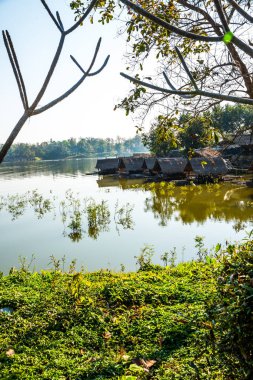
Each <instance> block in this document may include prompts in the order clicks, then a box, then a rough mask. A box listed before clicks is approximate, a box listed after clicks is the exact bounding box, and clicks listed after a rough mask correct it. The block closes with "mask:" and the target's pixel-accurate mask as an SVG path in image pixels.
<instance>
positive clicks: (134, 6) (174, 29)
mask: <svg viewBox="0 0 253 380" xmlns="http://www.w3.org/2000/svg"><path fill="white" fill-rule="evenodd" d="M120 1H121V3H123V4H125V5H127V6H128V7H130V8H131V9H133V10H134V11H135V12H137V13H138V14H140V15H142V16H144V17H146V18H148V19H149V20H151V21H153V22H155V23H156V24H158V25H160V26H162V27H164V28H165V29H167V30H169V31H170V32H173V33H176V34H178V35H180V36H183V37H187V38H191V39H192V40H196V41H205V42H219V41H222V37H208V36H201V35H199V34H195V33H191V32H186V31H185V30H183V29H180V28H177V27H176V26H174V25H172V24H169V23H168V22H166V21H164V20H162V19H160V18H159V17H156V16H155V15H153V14H152V13H150V12H148V11H146V10H145V9H143V8H141V7H140V6H139V5H137V4H134V3H132V2H131V1H129V0H120Z"/></svg>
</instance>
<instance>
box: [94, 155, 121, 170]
mask: <svg viewBox="0 0 253 380" xmlns="http://www.w3.org/2000/svg"><path fill="white" fill-rule="evenodd" d="M118 165H119V160H118V158H103V159H99V160H97V164H96V169H98V170H101V171H103V170H117V169H118Z"/></svg>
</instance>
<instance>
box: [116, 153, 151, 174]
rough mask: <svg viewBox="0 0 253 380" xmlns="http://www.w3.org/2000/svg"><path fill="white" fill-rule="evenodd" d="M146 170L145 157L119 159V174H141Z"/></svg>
mask: <svg viewBox="0 0 253 380" xmlns="http://www.w3.org/2000/svg"><path fill="white" fill-rule="evenodd" d="M145 168H146V165H145V162H144V158H143V157H122V158H119V172H123V173H141V172H143V170H144V169H145Z"/></svg>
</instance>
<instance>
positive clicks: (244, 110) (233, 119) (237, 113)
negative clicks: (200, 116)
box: [210, 104, 253, 134]
mask: <svg viewBox="0 0 253 380" xmlns="http://www.w3.org/2000/svg"><path fill="white" fill-rule="evenodd" d="M210 118H211V122H212V125H213V127H214V128H216V129H218V130H219V131H220V132H221V133H223V134H224V133H232V134H233V133H234V134H238V133H243V132H244V131H249V132H250V131H252V125H253V108H252V107H251V106H245V105H241V104H237V105H235V106H234V105H230V104H226V105H225V106H224V107H221V106H215V107H214V108H213V110H212V112H211V113H210Z"/></svg>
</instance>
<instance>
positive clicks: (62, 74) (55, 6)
mask: <svg viewBox="0 0 253 380" xmlns="http://www.w3.org/2000/svg"><path fill="white" fill-rule="evenodd" d="M47 4H48V5H49V6H50V9H51V10H52V11H53V13H54V14H55V12H56V11H57V10H58V11H59V13H60V15H61V18H62V20H63V23H64V26H65V28H66V27H69V26H71V25H72V23H73V22H74V14H73V12H72V11H71V10H70V8H69V1H68V0H47ZM0 26H1V30H6V29H7V30H8V31H9V33H10V35H11V37H12V41H13V43H14V46H15V49H16V54H17V56H18V58H19V63H20V67H21V71H22V73H23V77H24V80H25V83H26V89H27V93H28V98H29V100H30V103H31V102H32V101H33V100H34V97H35V95H36V93H37V91H38V90H39V88H40V86H41V84H42V82H43V80H44V77H45V75H46V73H47V70H48V69H49V66H50V63H51V59H52V57H53V55H54V53H55V50H56V47H57V44H58V41H59V38H60V33H59V31H58V29H57V28H56V26H55V25H54V23H53V22H52V20H51V19H50V18H49V16H48V14H47V12H46V11H45V9H44V7H43V5H42V4H41V2H40V0H22V1H20V0H0ZM117 26H118V25H117V23H116V22H114V23H111V24H109V25H106V26H102V25H98V24H96V25H91V24H90V22H89V20H86V22H85V24H84V25H83V26H82V27H80V28H78V29H77V30H76V31H75V32H73V33H72V34H70V35H69V36H68V37H67V39H66V42H65V45H64V50H63V53H62V56H61V59H60V61H59V63H58V66H57V68H56V72H55V74H54V76H53V79H52V81H51V82H50V85H49V88H48V90H47V92H46V94H45V96H44V98H43V99H42V101H41V103H40V105H41V106H42V105H44V104H47V102H48V101H50V100H53V99H54V98H55V97H57V96H59V95H61V94H62V93H63V92H65V91H66V90H67V89H68V88H69V87H71V86H72V85H73V84H74V83H75V82H76V81H77V80H78V79H79V78H80V76H81V74H80V72H79V70H78V69H77V67H76V66H75V65H74V64H73V62H72V61H71V59H70V58H69V55H70V54H72V55H73V56H74V57H75V58H76V59H77V60H78V62H79V63H80V64H81V65H82V66H83V68H84V69H85V68H87V67H88V65H89V63H90V60H91V58H92V55H93V52H94V49H95V46H96V43H97V40H98V38H99V37H100V36H101V37H102V46H101V49H100V52H99V56H98V59H97V63H96V64H95V67H96V68H99V67H100V65H101V64H102V63H103V61H104V59H105V57H106V56H107V55H108V54H110V55H111V58H110V60H109V63H108V65H107V67H106V68H105V69H104V71H103V72H102V73H101V74H99V75H98V76H96V77H91V78H87V79H86V81H85V82H84V83H83V84H82V85H81V86H80V87H79V89H78V90H77V91H76V92H75V93H74V94H72V95H71V96H70V97H68V98H67V99H65V100H64V101H63V102H61V103H60V104H58V105H56V106H55V107H53V108H51V109H50V110H48V111H46V112H45V113H42V114H41V115H38V116H33V117H32V118H31V119H30V120H29V121H28V122H27V123H26V125H25V126H24V127H23V129H22V131H21V132H20V134H19V136H18V138H17V139H16V141H15V142H30V143H35V142H41V141H48V140H50V139H51V138H52V139H54V140H62V139H67V138H70V137H75V138H79V137H88V136H94V137H103V138H105V137H113V138H115V137H116V136H121V137H131V136H134V134H135V128H134V125H135V123H134V121H133V120H132V119H131V117H127V118H126V117H125V113H124V111H122V110H117V111H113V108H114V105H115V104H116V103H117V102H118V101H119V100H120V99H121V98H123V97H124V96H125V95H126V94H127V92H128V90H129V89H130V88H131V85H130V83H129V82H128V81H126V80H125V79H124V78H122V77H121V76H120V75H119V72H120V71H125V70H124V68H125V65H124V59H123V54H124V52H125V40H124V38H123V37H117V36H116V32H117ZM0 105H1V118H0V142H4V141H5V139H6V138H7V137H8V135H9V133H10V132H11V130H12V128H13V127H14V125H15V124H16V122H17V121H18V119H19V118H20V116H21V115H22V112H23V110H22V106H21V100H20V98H19V93H18V89H17V85H16V82H15V78H14V75H13V73H12V69H11V66H10V63H9V60H8V56H7V53H6V50H5V47H4V44H3V41H2V39H1V40H0Z"/></svg>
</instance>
